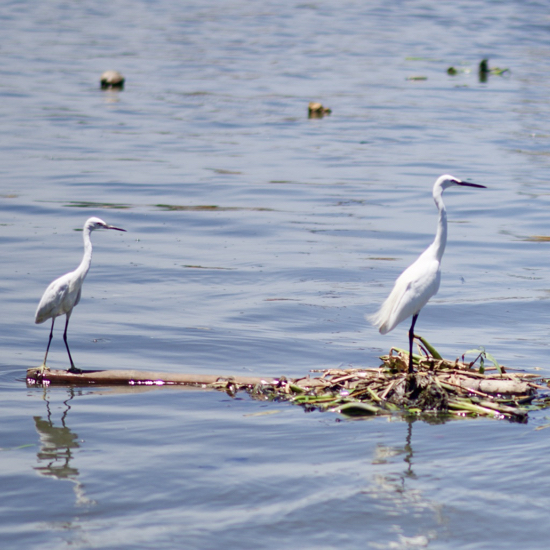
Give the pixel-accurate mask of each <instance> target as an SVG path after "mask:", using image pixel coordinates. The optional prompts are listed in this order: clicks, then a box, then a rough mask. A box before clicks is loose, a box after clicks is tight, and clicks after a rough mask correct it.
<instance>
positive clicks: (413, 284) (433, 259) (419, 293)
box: [369, 175, 485, 373]
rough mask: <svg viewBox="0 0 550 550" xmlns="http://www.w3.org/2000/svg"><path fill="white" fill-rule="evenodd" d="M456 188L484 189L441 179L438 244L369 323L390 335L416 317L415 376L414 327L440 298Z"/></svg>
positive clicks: (436, 195) (437, 201)
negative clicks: (448, 200)
mask: <svg viewBox="0 0 550 550" xmlns="http://www.w3.org/2000/svg"><path fill="white" fill-rule="evenodd" d="M453 185H461V186H468V187H482V188H485V186H484V185H478V184H476V183H469V182H467V181H461V180H459V179H457V178H454V177H453V176H449V175H444V176H441V177H439V178H438V179H437V181H436V182H435V185H434V188H433V198H434V201H435V205H436V206H437V209H438V210H439V220H438V222H437V232H436V234H435V239H434V242H433V243H432V244H431V245H430V246H429V247H428V248H427V249H426V250H425V251H424V252H423V253H422V254H421V255H420V257H419V258H418V259H417V260H416V261H415V262H414V263H413V264H412V265H410V266H409V267H408V268H407V269H406V270H405V271H403V273H402V274H401V275H400V276H399V277H398V279H397V281H395V285H394V287H393V290H392V291H391V293H390V295H389V296H388V298H387V299H386V301H385V302H384V303H383V304H382V307H381V308H380V309H379V310H378V312H377V313H375V314H374V315H372V316H371V317H369V320H370V321H371V322H372V323H373V324H374V325H375V326H376V327H378V329H379V330H380V333H381V334H386V333H388V332H390V331H391V330H393V329H394V328H395V327H396V326H397V325H398V324H399V323H401V321H404V320H405V319H407V318H408V317H410V316H411V315H412V323H411V328H410V330H409V373H411V372H413V360H412V349H413V340H414V325H415V324H416V320H417V319H418V314H419V313H420V310H421V309H422V308H423V307H424V306H425V305H426V304H427V303H428V300H429V299H430V298H431V297H432V296H434V295H435V294H437V291H438V290H439V282H440V280H441V259H442V258H443V253H444V252H445V245H446V244H447V211H446V210H445V205H444V204H443V199H442V197H441V196H442V194H443V191H445V189H447V188H448V187H452V186H453Z"/></svg>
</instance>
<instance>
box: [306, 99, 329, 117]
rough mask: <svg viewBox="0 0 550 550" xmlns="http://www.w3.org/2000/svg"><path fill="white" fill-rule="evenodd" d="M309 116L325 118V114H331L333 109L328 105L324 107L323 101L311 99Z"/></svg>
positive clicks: (308, 110)
mask: <svg viewBox="0 0 550 550" xmlns="http://www.w3.org/2000/svg"><path fill="white" fill-rule="evenodd" d="M307 112H308V118H323V117H324V116H325V115H330V113H332V110H331V109H329V108H328V107H323V105H322V104H321V103H317V102H316V101H310V102H309V105H308V109H307Z"/></svg>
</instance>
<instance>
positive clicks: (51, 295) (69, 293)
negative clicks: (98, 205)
mask: <svg viewBox="0 0 550 550" xmlns="http://www.w3.org/2000/svg"><path fill="white" fill-rule="evenodd" d="M94 229H116V230H117V231H126V230H125V229H120V227H113V226H112V225H107V224H106V223H105V222H104V221H103V220H100V219H99V218H89V219H88V220H86V223H85V224H84V256H83V258H82V261H81V262H80V265H79V266H78V267H77V268H76V269H75V270H74V271H71V272H70V273H66V274H65V275H63V276H61V277H59V279H56V280H55V281H53V282H52V283H51V284H50V286H48V288H47V289H46V292H44V295H43V296H42V299H41V300H40V303H39V304H38V308H37V310H36V317H35V320H34V322H35V323H37V324H39V323H43V322H44V321H46V320H47V319H51V320H52V328H51V330H50V339H49V340H48V347H47V348H46V355H45V356H44V362H43V363H42V366H41V367H40V369H41V370H42V371H44V370H45V369H47V367H46V359H47V357H48V351H49V349H50V344H51V343H52V336H53V325H54V323H55V318H56V317H59V316H60V315H65V316H66V319H67V320H66V321H65V332H64V333H63V340H64V341H65V346H66V348H67V353H68V354H69V361H70V362H71V368H70V369H69V370H68V372H74V373H79V372H80V370H79V369H77V368H76V367H75V366H74V363H73V358H72V357H71V352H70V350H69V344H68V343H67V327H68V326H69V319H70V317H71V313H72V312H73V308H74V306H76V305H77V304H78V302H80V295H81V293H82V284H83V283H84V279H85V277H86V275H87V273H88V270H89V269H90V265H91V263H92V241H91V240H90V233H91V232H92V231H94Z"/></svg>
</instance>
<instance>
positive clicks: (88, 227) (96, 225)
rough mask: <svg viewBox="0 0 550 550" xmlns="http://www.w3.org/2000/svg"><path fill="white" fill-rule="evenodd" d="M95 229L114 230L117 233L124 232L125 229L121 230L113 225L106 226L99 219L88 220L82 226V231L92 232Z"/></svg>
mask: <svg viewBox="0 0 550 550" xmlns="http://www.w3.org/2000/svg"><path fill="white" fill-rule="evenodd" d="M95 229H116V230H117V231H126V229H121V228H120V227H114V226H113V225H107V224H106V223H105V222H104V221H103V220H102V219H100V218H96V217H93V218H88V219H87V220H86V223H85V224H84V231H94V230H95Z"/></svg>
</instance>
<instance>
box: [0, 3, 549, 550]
mask: <svg viewBox="0 0 550 550" xmlns="http://www.w3.org/2000/svg"><path fill="white" fill-rule="evenodd" d="M546 12H547V10H546V6H545V5H544V4H543V3H538V2H527V3H525V2H515V1H507V2H490V1H485V2H482V3H479V2H473V1H461V2H455V3H452V4H447V3H439V4H432V3H426V2H422V1H416V0H415V1H412V2H407V3H397V4H388V3H384V2H369V3H366V4H365V3H363V2H354V1H345V2H339V3H333V2H328V1H320V2H313V3H303V2H282V1H274V2H261V3H257V2H256V3H254V2H248V1H244V0H243V1H236V2H229V3H227V2H225V3H224V2H216V1H210V2H204V1H202V2H187V3H186V4H185V6H183V5H181V4H179V3H177V2H171V1H170V0H162V1H160V2H156V3H150V2H138V3H136V2H117V3H111V4H100V5H98V4H97V3H92V2H81V3H78V4H67V3H63V2H49V3H47V4H44V5H35V4H31V3H29V2H11V3H7V4H6V5H5V6H4V9H3V11H2V14H1V15H0V28H1V30H2V36H3V38H4V40H3V45H2V53H3V60H4V63H3V65H2V68H1V69H0V73H1V76H2V78H1V79H0V97H1V101H0V120H1V122H2V124H1V126H0V145H1V148H0V157H1V162H0V177H1V180H0V181H1V182H2V183H1V188H0V217H1V219H0V244H1V247H2V262H1V263H0V273H1V277H0V292H1V297H2V304H3V311H4V315H3V317H2V318H3V323H2V331H1V334H0V344H1V349H2V356H1V360H0V381H1V383H0V393H1V399H0V408H1V414H2V418H3V419H4V421H3V423H2V428H1V440H0V447H1V449H2V451H1V453H0V457H1V459H2V474H0V482H1V484H2V488H3V491H2V495H3V498H2V499H1V500H0V507H1V515H0V518H1V520H0V539H1V540H2V548H17V549H18V550H20V549H26V548H41V549H49V548H51V549H59V548H65V547H71V548H75V547H76V548H105V549H109V548H117V549H119V548H128V549H130V548H132V549H136V548H153V547H154V548H174V547H187V548H201V549H207V548H219V547H220V546H223V547H225V548H235V549H243V548H254V549H257V548H265V549H271V548H280V547H281V546H282V545H284V546H299V547H302V548H305V549H308V548H339V549H345V548H349V549H355V548H359V547H366V548H392V549H394V548H422V547H429V548H435V549H439V548H440V549H456V548H471V549H474V548H475V549H480V548H486V549H492V548H495V547H497V546H498V547H500V548H514V549H515V548H518V547H525V546H527V547H529V548H532V549H536V548H546V546H547V540H548V535H549V532H548V528H547V527H546V525H547V522H546V516H547V510H548V508H549V505H550V502H549V498H548V496H547V494H548V490H547V483H546V480H547V479H548V468H547V456H548V448H547V447H548V444H547V431H546V430H545V429H543V428H545V427H546V425H547V423H548V419H547V418H546V413H544V412H541V413H536V414H532V415H531V416H530V421H529V423H528V424H527V425H513V424H509V423H505V422H497V421H493V420H467V421H466V420H465V421H453V422H448V423H445V424H436V425H430V424H427V423H422V422H415V423H413V424H409V423H407V422H405V421H404V420H403V419H400V418H392V419H387V418H384V419H380V418H376V419H372V420H368V421H349V420H345V419H341V418H338V417H337V416H336V415H334V414H332V413H323V414H321V413H309V414H305V413H304V411H303V410H302V409H300V408H298V407H293V406H291V405H289V404H284V403H281V404H277V403H265V402H259V401H253V400H251V399H250V398H248V397H247V396H245V395H242V396H238V397H237V398H231V397H229V396H227V395H225V394H223V393H216V392H214V393H210V392H203V391H188V390H179V389H167V388H163V389H154V390H152V389H148V390H147V391H145V390H143V389H140V390H139V391H136V390H131V391H120V390H112V389H101V388H91V389H90V388H72V389H67V388H45V389H44V388H27V387H26V385H25V382H24V375H25V372H26V369H27V368H29V367H34V366H38V365H39V364H40V361H41V360H42V357H43V353H44V350H45V346H46V343H47V336H48V326H47V325H39V326H36V325H34V323H33V316H34V311H35V308H36V305H37V303H38V301H39V298H40V296H41V293H42V292H43V291H44V289H45V288H46V286H47V284H48V283H49V282H50V281H51V280H52V279H54V278H55V277H57V276H59V275H61V274H62V273H64V272H66V271H69V270H71V269H74V267H76V265H77V264H78V262H79V260H80V255H81V254H82V245H81V238H82V233H81V232H80V231H78V230H79V229H80V228H81V227H82V225H83V223H84V221H85V219H86V218H87V217H89V216H92V215H97V216H100V217H101V218H103V219H105V220H106V221H107V222H108V223H111V224H113V225H117V226H120V227H124V228H125V229H127V233H124V234H122V233H121V234H118V233H116V234H115V232H105V233H100V232H99V231H98V232H96V233H94V235H93V242H94V246H95V248H94V258H93V264H92V269H91V271H90V273H89V275H88V277H87V280H86V284H85V287H84V291H83V298H82V302H81V304H80V305H79V306H78V308H77V309H75V311H74V314H73V316H72V318H71V325H70V330H69V341H70V343H71V350H72V353H73V357H74V359H75V362H76V364H77V366H80V367H81V368H122V369H140V370H162V371H168V372H196V373H207V374H212V373H220V374H224V375H228V374H254V375H286V376H303V375H305V374H307V373H308V371H309V370H310V369H315V368H333V367H337V366H339V365H353V366H355V367H360V366H376V365H377V364H378V356H379V355H380V354H382V353H386V352H387V350H388V349H389V348H390V347H391V346H392V345H395V346H400V347H403V346H404V345H405V343H406V338H407V336H406V334H407V328H408V327H407V326H406V325H403V326H400V327H398V328H397V329H395V331H394V332H392V333H391V334H390V335H387V336H381V335H380V334H378V333H377V332H376V331H375V330H374V329H373V327H371V326H369V325H368V323H367V322H366V321H365V319H364V315H365V314H369V313H372V312H374V311H375V310H376V309H377V307H378V306H379V305H380V304H381V302H382V301H383V299H384V298H385V297H386V296H387V294H388V292H389V290H390V289H391V286H392V284H393V281H394V280H395V278H396V277H397V276H398V274H399V273H400V272H401V271H402V270H403V269H404V267H406V266H407V265H408V264H409V263H411V262H412V261H413V260H414V259H415V258H416V256H417V255H418V254H419V253H420V252H421V251H422V250H423V249H424V248H425V247H426V246H427V245H428V244H429V243H430V242H431V240H432V238H433V233H434V231H435V225H436V218H437V213H436V210H435V207H434V205H433V201H432V199H431V187H432V185H433V182H434V181H435V179H436V178H437V176H439V175H440V174H443V173H451V174H453V175H454V176H457V177H460V178H463V179H470V180H473V181H475V182H477V183H480V184H484V185H487V186H488V189H487V190H465V189H452V190H449V191H448V192H447V193H446V194H445V202H446V204H447V208H448V213H449V221H450V225H449V243H448V247H447V250H446V254H445V258H444V263H443V274H442V286H441V290H440V292H439V294H438V295H437V296H436V297H435V298H434V299H433V300H432V301H431V302H430V304H429V305H428V306H427V307H426V308H425V309H424V310H423V311H422V314H421V316H420V318H419V322H418V325H417V328H418V331H419V332H421V333H422V334H423V335H424V336H425V337H426V338H427V339H428V340H429V341H430V342H431V343H432V344H433V345H435V346H436V348H437V349H438V350H440V351H441V352H442V353H443V354H444V355H445V356H447V357H451V358H452V357H457V356H459V355H460V354H462V353H463V352H464V351H466V350H468V349H471V348H473V347H476V346H479V345H483V346H485V347H486V349H487V350H488V351H489V352H490V353H492V354H493V355H494V356H495V357H496V358H497V359H498V360H499V361H501V362H502V363H504V364H505V365H508V366H510V367H514V368H518V369H527V370H535V369H540V371H539V372H541V373H542V374H544V375H547V376H550V369H549V367H548V366H547V361H546V357H547V349H548V338H547V335H548V322H547V321H548V315H547V313H546V312H547V309H548V303H547V301H548V297H549V289H550V281H549V276H548V273H550V260H549V259H548V258H549V255H548V254H547V252H548V246H549V243H548V242H547V241H545V240H544V239H540V238H538V237H541V236H542V237H545V236H548V235H550V227H549V226H548V223H547V219H548V217H547V212H548V206H549V204H548V203H549V198H548V197H549V188H548V184H547V174H548V163H549V158H550V157H549V155H548V151H549V150H550V134H549V133H548V132H547V129H546V123H545V121H546V120H547V119H548V115H549V114H550V113H549V107H548V102H547V99H546V96H547V93H546V91H547V89H548V85H549V82H548V79H549V77H548V74H550V73H549V71H548V70H547V68H548V59H549V53H550V51H549V50H550V37H549V36H548V32H547V30H548V16H547V13H546ZM484 57H487V58H489V60H490V65H491V66H499V67H503V68H509V69H511V71H510V72H509V73H507V74H506V75H505V76H502V77H497V76H490V77H489V78H488V80H487V81H486V82H480V81H479V78H478V75H477V64H478V63H479V61H480V60H481V59H482V58H484ZM451 65H452V66H455V67H457V68H459V69H460V72H459V74H458V75H456V76H454V77H452V76H449V75H448V74H447V72H446V70H447V68H448V67H449V66H451ZM107 69H117V70H120V71H121V72H123V73H124V75H125V76H126V86H125V89H124V90H123V91H122V92H101V91H100V90H99V76H100V74H101V73H102V72H103V71H104V70H107ZM410 77H426V79H425V80H411V79H410ZM312 100H315V101H321V102H322V103H323V104H325V105H326V106H328V107H330V108H331V109H332V114H331V115H330V116H327V117H325V118H323V119H308V118H307V104H308V102H309V101H312ZM56 328H57V330H56V333H55V338H54V341H53V343H52V348H51V351H50V356H49V360H48V361H49V364H50V366H51V367H52V368H66V367H68V360H67V357H66V352H65V350H64V345H63V341H62V338H61V336H62V335H61V333H62V328H63V320H62V319H60V320H58V323H57V326H56Z"/></svg>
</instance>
